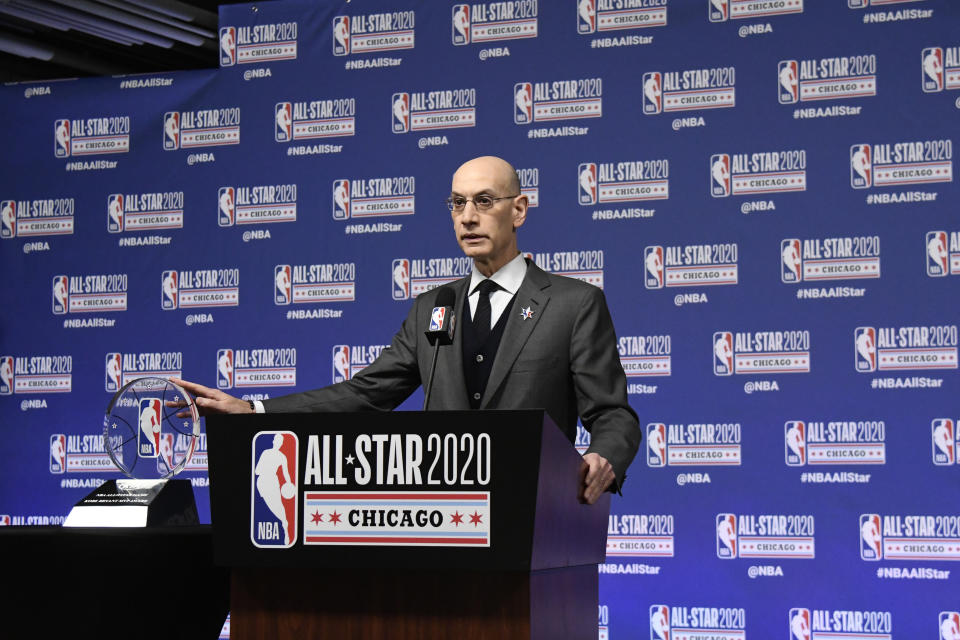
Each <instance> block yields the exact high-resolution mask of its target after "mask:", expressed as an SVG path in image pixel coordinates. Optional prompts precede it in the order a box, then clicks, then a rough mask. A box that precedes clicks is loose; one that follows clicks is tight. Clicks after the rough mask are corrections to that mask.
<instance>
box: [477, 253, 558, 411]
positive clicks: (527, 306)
mask: <svg viewBox="0 0 960 640" xmlns="http://www.w3.org/2000/svg"><path fill="white" fill-rule="evenodd" d="M549 286H550V280H549V279H548V278H547V275H546V273H544V272H543V271H542V270H541V269H540V267H538V266H537V265H535V264H534V263H532V262H529V261H528V264H527V274H526V276H525V277H524V279H523V282H522V283H521V284H520V288H519V289H518V290H517V297H516V298H515V299H514V301H513V306H512V307H511V308H510V311H509V313H510V317H509V318H507V324H506V327H504V330H503V338H501V339H500V347H499V348H498V349H497V357H496V358H495V359H494V361H493V368H492V369H491V370H490V378H489V379H488V380H487V388H486V390H485V391H484V393H483V400H481V402H480V408H481V409H486V408H487V404H488V403H489V401H490V398H492V397H493V395H494V394H495V393H496V392H497V389H499V387H500V385H501V384H503V381H504V379H505V378H506V376H507V373H508V372H509V371H510V369H511V368H512V367H513V363H514V361H516V359H517V356H518V355H520V350H521V349H523V345H524V344H526V342H527V339H528V338H529V337H530V334H532V333H533V330H534V329H536V328H537V324H539V322H540V316H541V315H543V313H542V312H543V310H544V309H545V308H546V306H547V302H548V301H549V300H550V294H549V293H548V292H547V290H548V287H549ZM525 312H528V314H526V313H525ZM524 315H527V317H526V318H525V317H524Z"/></svg>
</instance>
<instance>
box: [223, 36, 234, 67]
mask: <svg viewBox="0 0 960 640" xmlns="http://www.w3.org/2000/svg"><path fill="white" fill-rule="evenodd" d="M236 63H237V30H236V29H235V28H234V27H220V66H221V67H232V66H233V65H235V64H236Z"/></svg>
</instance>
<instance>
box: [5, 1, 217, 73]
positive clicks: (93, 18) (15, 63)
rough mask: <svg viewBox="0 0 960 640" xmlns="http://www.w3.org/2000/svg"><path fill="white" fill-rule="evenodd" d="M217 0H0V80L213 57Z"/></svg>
mask: <svg viewBox="0 0 960 640" xmlns="http://www.w3.org/2000/svg"><path fill="white" fill-rule="evenodd" d="M220 4H228V3H226V2H218V1H217V0H0V81H2V82H19V81H28V80H50V79H54V78H75V77H83V76H102V75H119V74H128V73H148V72H159V71H174V70H181V69H200V68H211V67H216V66H217V65H218V55H217V6H218V5H220Z"/></svg>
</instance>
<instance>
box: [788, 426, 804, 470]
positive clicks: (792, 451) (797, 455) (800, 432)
mask: <svg viewBox="0 0 960 640" xmlns="http://www.w3.org/2000/svg"><path fill="white" fill-rule="evenodd" d="M783 440H784V444H783V446H784V453H785V455H786V462H787V466H789V467H802V466H803V465H805V464H806V463H807V440H806V425H804V424H803V423H802V422H800V421H799V420H790V421H788V422H785V423H784V425H783Z"/></svg>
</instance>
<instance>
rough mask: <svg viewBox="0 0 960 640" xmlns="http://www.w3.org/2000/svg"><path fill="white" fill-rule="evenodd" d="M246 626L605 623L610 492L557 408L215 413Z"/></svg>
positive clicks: (221, 529)
mask: <svg viewBox="0 0 960 640" xmlns="http://www.w3.org/2000/svg"><path fill="white" fill-rule="evenodd" d="M207 437H208V438H209V448H208V450H209V456H210V457H209V465H210V479H211V484H210V508H211V519H212V522H213V532H214V557H215V562H216V563H217V564H220V565H225V566H229V567H232V577H231V637H233V638H236V639H238V640H245V639H248V638H294V637H296V638H357V639H361V638H371V639H372V638H390V639H392V640H405V639H407V638H411V639H412V638H417V639H418V640H423V639H427V638H453V637H455V638H461V639H462V640H469V639H474V638H476V639H480V638H491V639H493V638H496V639H497V640H506V639H513V638H516V639H528V638H538V639H539V638H544V639H546V638H549V639H551V640H563V639H566V638H577V639H581V638H584V639H585V638H595V637H596V634H597V610H598V609H597V604H598V600H597V584H598V583H597V566H596V565H597V563H599V562H602V561H603V559H604V554H605V540H606V529H607V516H608V512H609V494H604V496H603V497H602V498H601V500H600V501H598V503H597V504H595V505H592V506H588V505H583V504H580V503H579V502H578V500H577V489H578V484H579V468H580V465H581V462H582V459H581V457H580V455H579V454H578V453H577V451H576V450H575V449H574V447H573V445H572V444H571V443H570V442H569V441H568V440H567V439H566V438H565V437H564V435H563V433H562V432H561V431H560V430H559V429H558V428H557V427H556V426H555V425H554V424H553V423H552V422H551V421H550V419H549V417H547V416H546V414H545V413H544V412H543V411H537V410H523V411H488V412H474V411H464V412H429V413H422V412H393V413H364V414H265V415H257V416H226V417H208V418H207Z"/></svg>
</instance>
